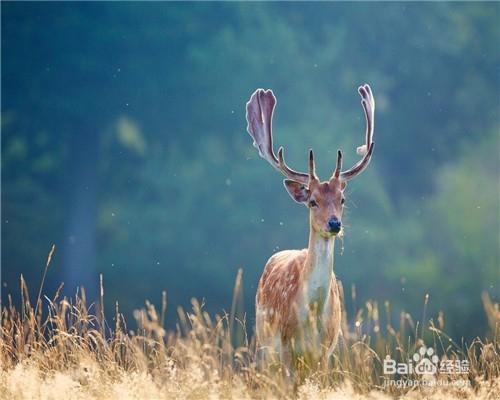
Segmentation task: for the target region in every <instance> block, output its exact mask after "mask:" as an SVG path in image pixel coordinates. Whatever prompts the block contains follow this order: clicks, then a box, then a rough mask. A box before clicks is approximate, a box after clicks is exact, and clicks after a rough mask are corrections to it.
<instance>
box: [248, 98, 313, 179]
mask: <svg viewBox="0 0 500 400" xmlns="http://www.w3.org/2000/svg"><path fill="white" fill-rule="evenodd" d="M275 105H276V97H275V96H274V93H273V91H272V90H270V89H269V90H264V89H257V90H256V91H255V92H254V93H253V94H252V96H251V97H250V100H249V101H248V103H247V105H246V111H247V113H246V119H247V123H248V125H247V131H248V133H249V134H250V136H251V137H252V139H253V145H254V147H256V148H257V149H258V150H259V155H260V156H261V157H262V158H263V159H265V160H266V161H267V162H268V163H269V164H271V166H272V167H273V168H275V169H277V170H278V171H280V172H281V173H282V174H283V175H285V176H286V177H287V178H289V179H293V180H295V181H298V182H300V183H303V184H308V183H309V175H308V174H305V173H303V172H298V171H295V170H293V169H291V168H289V167H288V166H287V165H286V163H285V160H284V157H283V147H280V148H279V150H278V158H276V155H275V154H274V150H273V133H272V120H273V112H274V107H275Z"/></svg>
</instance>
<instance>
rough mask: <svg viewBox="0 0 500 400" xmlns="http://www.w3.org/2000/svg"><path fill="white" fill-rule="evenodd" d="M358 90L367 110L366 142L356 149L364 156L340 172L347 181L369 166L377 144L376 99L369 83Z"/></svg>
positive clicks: (341, 176)
mask: <svg viewBox="0 0 500 400" xmlns="http://www.w3.org/2000/svg"><path fill="white" fill-rule="evenodd" d="M358 92H359V94H360V96H361V105H362V106H363V110H364V112H365V119H366V135H365V136H366V137H365V144H364V145H363V146H360V147H358V148H357V149H356V152H357V153H358V154H359V155H362V156H363V158H362V159H361V160H360V161H358V162H357V163H356V164H355V165H354V166H353V167H352V168H350V169H348V170H347V171H343V172H341V173H340V178H341V179H342V180H345V181H347V180H350V179H352V178H354V177H355V176H356V175H358V174H360V173H361V172H363V170H364V169H365V168H366V167H367V166H368V164H369V163H370V159H371V156H372V153H373V146H374V144H375V142H373V131H374V125H375V99H374V97H373V93H372V90H371V88H370V86H369V85H367V84H364V85H362V86H360V87H359V88H358Z"/></svg>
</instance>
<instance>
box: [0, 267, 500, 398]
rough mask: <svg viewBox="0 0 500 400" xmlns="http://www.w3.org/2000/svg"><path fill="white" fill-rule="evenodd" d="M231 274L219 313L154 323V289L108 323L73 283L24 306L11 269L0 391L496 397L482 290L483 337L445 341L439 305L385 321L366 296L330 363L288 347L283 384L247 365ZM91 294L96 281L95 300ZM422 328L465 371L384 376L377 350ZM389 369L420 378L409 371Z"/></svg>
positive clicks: (496, 367) (249, 355)
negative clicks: (418, 315)
mask: <svg viewBox="0 0 500 400" xmlns="http://www.w3.org/2000/svg"><path fill="white" fill-rule="evenodd" d="M49 262H50V260H49V261H48V263H47V267H48V264H49ZM46 269H47V268H46ZM240 286H241V275H239V277H238V279H237V282H236V286H235V295H234V301H233V306H232V307H231V312H230V313H229V314H224V315H221V316H219V315H216V316H215V318H212V317H211V316H209V315H208V314H207V313H206V312H204V311H203V307H202V306H201V305H200V304H199V303H198V302H197V301H196V300H193V302H192V304H193V307H192V310H191V311H190V312H185V311H184V310H182V309H179V310H178V315H179V323H178V325H177V330H176V331H175V332H170V333H169V332H166V331H165V329H164V328H163V319H164V315H165V312H166V296H165V294H163V301H162V305H161V309H160V311H159V312H158V311H157V310H156V309H155V307H154V306H153V305H152V304H150V303H149V302H146V306H145V308H144V309H142V310H138V311H136V312H135V314H134V317H135V319H136V321H137V326H138V328H137V329H136V330H135V331H131V330H129V328H128V327H127V326H126V324H125V321H124V318H123V316H122V314H121V313H120V311H119V308H118V305H116V311H115V315H114V318H113V323H112V326H110V325H109V324H108V322H107V321H106V319H105V316H104V313H103V312H102V311H101V309H100V308H96V309H97V311H96V312H94V313H92V312H91V311H90V310H94V308H93V307H89V306H88V305H87V301H86V299H85V292H84V291H80V292H79V293H77V294H76V296H75V297H74V298H73V299H68V298H59V291H58V292H57V293H56V294H55V295H54V296H53V297H52V298H48V297H44V299H41V298H40V297H41V293H42V291H41V290H40V295H39V296H38V299H37V300H36V304H35V305H34V306H33V305H32V303H31V302H30V299H29V297H28V290H27V287H26V283H25V282H24V280H23V279H22V277H21V289H22V293H23V299H22V307H21V309H19V310H18V309H16V308H15V307H14V306H13V305H12V302H11V303H10V304H9V305H7V306H5V307H3V309H2V313H1V318H2V319H1V329H0V363H1V364H0V398H2V399H38V398H42V399H65V400H67V399H79V398H82V399H210V398H213V399H218V398H224V399H231V398H234V399H261V398H262V399H281V398H299V399H333V398H335V399H337V398H345V399H357V398H359V399H385V398H392V397H405V398H415V399H417V398H422V397H424V398H432V399H433V398H436V399H437V398H439V399H441V398H464V399H465V398H484V399H487V398H491V399H493V398H499V397H500V378H499V377H500V352H499V336H500V335H499V330H500V322H499V315H498V305H495V304H493V303H492V302H491V301H490V300H489V297H487V296H486V295H485V297H484V299H483V300H484V304H485V310H486V312H487V314H488V319H489V321H490V327H491V333H490V334H489V338H485V339H483V340H481V339H479V338H478V339H476V340H475V341H474V342H473V343H471V344H470V345H467V346H466V345H460V346H459V345H457V344H455V343H454V342H453V341H452V340H451V339H450V338H448V336H447V335H446V334H445V333H443V327H444V326H443V325H444V322H443V317H442V315H440V316H438V318H437V321H436V322H434V321H432V320H430V321H428V322H427V323H426V324H425V325H421V326H420V327H419V324H418V323H414V322H413V320H412V318H411V317H410V316H409V315H407V314H405V313H401V315H400V320H399V321H398V324H397V326H393V325H392V323H391V320H390V314H391V312H390V310H389V304H388V303H386V304H385V305H384V307H383V310H381V309H380V308H379V306H378V304H377V303H376V302H368V303H367V304H366V305H365V306H364V307H363V308H362V309H360V310H358V312H357V313H356V315H355V316H354V317H353V321H354V324H353V326H354V329H353V330H349V328H348V326H347V322H346V321H347V319H345V320H344V322H343V331H344V339H343V340H342V341H341V343H340V345H339V348H338V350H337V351H336V352H335V354H334V356H333V360H332V364H331V365H330V366H328V367H325V366H315V365H310V364H308V363H307V362H305V361H304V360H301V359H297V369H298V373H297V377H296V381H295V382H294V384H291V383H290V382H289V381H288V380H286V379H283V378H282V376H283V375H282V374H281V372H280V369H279V366H278V367H277V366H275V365H274V366H269V367H268V368H266V369H264V370H258V369H257V367H256V357H255V343H254V341H253V339H249V338H248V337H247V336H246V333H245V332H246V326H245V321H244V320H239V319H238V318H237V317H236V316H235V314H236V312H235V309H236V307H235V305H236V303H237V297H238V295H239V288H240ZM40 289H41V288H40ZM103 296H104V292H103V289H102V287H101V301H102V298H103ZM427 300H428V299H426V302H425V303H427ZM381 314H383V315H384V317H383V318H382V317H381ZM382 320H384V326H382V322H381V321H382ZM424 337H425V342H426V343H427V344H428V345H430V346H432V347H433V348H434V349H436V350H437V352H438V354H439V355H440V357H441V359H449V360H456V359H462V360H463V359H467V360H469V364H470V368H469V372H468V373H466V374H462V375H448V374H443V373H438V375H437V376H436V378H437V379H438V380H439V381H440V382H441V383H442V382H447V383H448V384H447V385H440V386H435V387H426V386H418V387H414V388H404V387H395V386H390V387H384V375H383V371H382V362H383V359H384V358H385V357H386V356H388V355H389V356H391V357H392V358H393V359H397V360H402V361H406V360H408V359H409V358H410V357H411V355H413V354H414V353H415V351H416V350H417V349H418V348H419V347H420V345H421V344H423V338H424ZM385 377H387V378H394V377H391V376H387V375H386V376H385ZM398 378H401V379H406V378H408V379H416V380H418V381H419V382H421V381H422V379H423V378H422V376H421V375H415V374H408V375H402V376H400V377H398ZM453 383H456V384H458V383H462V385H461V386H460V385H458V386H457V385H454V384H453ZM464 383H465V384H464Z"/></svg>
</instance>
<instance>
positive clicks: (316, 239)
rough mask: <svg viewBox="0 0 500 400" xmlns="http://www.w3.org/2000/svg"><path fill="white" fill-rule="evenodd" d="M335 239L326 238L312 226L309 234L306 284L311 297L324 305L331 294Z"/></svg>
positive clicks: (305, 272)
mask: <svg viewBox="0 0 500 400" xmlns="http://www.w3.org/2000/svg"><path fill="white" fill-rule="evenodd" d="M334 248H335V237H333V236H332V237H328V238H325V237H323V236H321V235H320V234H319V233H318V232H316V231H315V230H314V229H313V227H312V225H311V229H310V233H309V248H308V252H307V257H306V261H305V268H304V283H305V284H306V285H307V293H309V296H311V297H314V298H316V297H317V300H318V302H319V303H320V304H321V303H323V301H324V299H325V298H326V296H327V295H328V293H329V288H330V284H331V281H332V277H334V276H335V275H334V273H333V255H334Z"/></svg>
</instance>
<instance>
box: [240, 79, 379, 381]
mask: <svg viewBox="0 0 500 400" xmlns="http://www.w3.org/2000/svg"><path fill="white" fill-rule="evenodd" d="M358 92H359V95H360V96H361V104H362V107H363V110H364V115H365V119H366V134H365V143H364V144H363V145H362V146H360V147H358V148H357V153H358V154H359V155H360V156H362V158H361V159H360V160H359V161H358V162H357V163H356V164H355V165H354V166H353V167H351V168H350V169H347V170H344V171H342V151H341V150H340V149H339V150H337V160H336V166H335V170H334V171H333V174H332V176H331V177H330V179H329V180H327V181H324V182H322V181H320V180H319V178H318V176H317V175H316V167H315V161H314V153H313V151H312V149H310V150H309V160H308V164H309V165H308V172H307V173H304V172H299V171H296V170H293V169H292V168H290V167H289V166H288V165H287V164H286V162H285V158H284V155H283V152H284V150H283V147H282V146H281V147H279V149H278V155H277V156H276V154H275V153H274V149H273V134H272V119H273V113H274V108H275V106H276V102H277V100H276V97H275V96H274V93H273V91H272V90H270V89H268V90H264V89H257V90H256V91H255V92H254V93H253V94H252V95H251V97H250V100H249V101H248V102H247V104H246V120H247V123H248V125H247V131H248V133H249V134H250V136H251V137H252V139H253V145H254V147H256V148H257V149H258V152H259V155H260V157H262V158H263V159H264V160H266V161H267V162H268V163H269V164H271V166H272V167H273V168H274V169H276V170H277V171H279V172H281V173H282V174H283V175H284V176H285V178H286V179H285V180H284V181H283V184H284V186H285V189H286V191H287V192H288V194H289V195H290V197H291V198H292V199H293V200H294V201H295V202H297V203H300V204H303V205H305V206H306V207H307V208H309V244H308V247H307V248H306V249H303V250H283V251H279V252H277V253H275V254H274V255H272V256H271V257H270V258H269V260H268V261H267V263H266V265H265V267H264V271H263V273H262V275H261V277H260V280H259V283H258V287H257V292H256V296H255V319H256V339H257V344H258V348H259V349H261V350H264V351H263V355H262V358H263V359H264V360H265V359H267V358H266V356H265V355H266V354H269V353H270V351H274V354H277V355H278V356H279V361H280V362H281V365H283V366H284V367H285V369H284V371H285V372H286V375H287V376H290V375H291V374H293V365H292V363H293V358H294V356H295V355H297V354H299V355H300V354H307V352H310V351H312V350H318V349H319V350H320V352H319V353H320V356H321V357H322V359H323V360H324V359H325V358H326V360H327V361H326V362H328V359H329V357H330V356H331V354H332V353H333V351H334V349H335V347H336V345H337V342H338V338H339V334H341V302H342V300H341V288H339V287H340V282H339V281H338V280H337V279H336V276H335V273H334V270H333V263H334V245H335V238H336V237H337V236H339V235H340V234H341V233H342V232H343V231H342V229H343V227H342V212H343V208H344V202H345V194H344V193H345V188H346V185H347V182H348V181H350V180H351V179H353V178H354V177H356V176H358V175H359V174H360V173H361V172H363V171H364V170H365V169H366V167H367V166H368V164H369V163H370V160H371V157H372V154H373V148H374V142H373V132H374V114H375V100H374V97H373V94H372V90H371V88H370V86H369V85H368V84H364V85H362V86H360V87H359V88H358ZM316 354H317V352H316Z"/></svg>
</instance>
